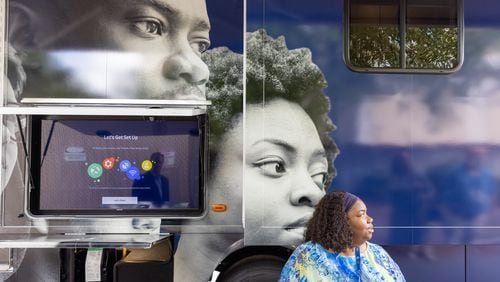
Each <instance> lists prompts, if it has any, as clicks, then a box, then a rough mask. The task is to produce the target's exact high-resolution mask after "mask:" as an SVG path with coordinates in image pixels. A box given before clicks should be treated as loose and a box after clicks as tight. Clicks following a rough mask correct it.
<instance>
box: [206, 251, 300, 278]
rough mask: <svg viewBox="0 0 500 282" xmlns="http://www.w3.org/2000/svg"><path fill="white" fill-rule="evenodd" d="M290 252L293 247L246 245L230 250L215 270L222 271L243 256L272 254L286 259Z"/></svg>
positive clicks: (243, 257)
mask: <svg viewBox="0 0 500 282" xmlns="http://www.w3.org/2000/svg"><path fill="white" fill-rule="evenodd" d="M292 252H293V249H291V248H287V247H283V246H247V247H243V248H241V249H238V250H236V251H234V252H232V253H231V254H230V255H228V256H227V257H226V258H224V260H223V261H222V262H221V263H220V264H219V265H218V266H217V268H216V269H215V270H216V271H219V272H220V273H223V272H224V271H225V270H227V269H229V268H230V267H231V266H232V265H234V264H235V263H237V262H239V261H241V260H243V259H245V258H248V257H251V256H257V255H259V256H262V255H264V256H273V257H277V258H281V259H283V260H284V261H287V260H288V258H289V257H290V255H291V254H292Z"/></svg>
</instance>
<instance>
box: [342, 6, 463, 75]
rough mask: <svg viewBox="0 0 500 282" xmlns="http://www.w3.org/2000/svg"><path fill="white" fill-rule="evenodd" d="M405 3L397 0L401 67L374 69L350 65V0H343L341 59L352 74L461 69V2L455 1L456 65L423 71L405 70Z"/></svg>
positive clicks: (418, 72) (441, 71) (423, 72)
mask: <svg viewBox="0 0 500 282" xmlns="http://www.w3.org/2000/svg"><path fill="white" fill-rule="evenodd" d="M406 2H407V0H399V5H400V11H399V24H398V28H399V36H400V38H401V41H400V51H399V59H400V62H402V63H401V64H402V65H403V67H401V66H399V67H397V68H375V67H357V66H354V65H352V64H351V61H350V51H349V43H350V42H349V40H350V37H349V32H350V17H349V15H350V3H351V0H344V13H343V21H342V25H343V32H344V35H343V40H344V43H343V45H344V48H343V59H344V64H345V65H346V66H347V68H349V69H350V70H352V71H354V72H362V73H398V74H452V73H455V72H457V71H458V70H460V69H461V67H462V65H463V62H464V9H463V0H457V32H458V34H457V36H458V38H457V48H458V49H457V51H458V54H457V55H458V58H457V65H456V66H455V67H454V68H451V69H423V68H406V53H405V51H406V29H407V26H408V25H407V23H406Z"/></svg>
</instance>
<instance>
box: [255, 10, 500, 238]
mask: <svg viewBox="0 0 500 282" xmlns="http://www.w3.org/2000/svg"><path fill="white" fill-rule="evenodd" d="M247 5H248V15H247V16H248V23H247V26H248V30H249V31H253V30H256V29H258V28H265V29H266V31H267V32H268V34H270V35H271V36H273V37H278V36H284V37H285V38H286V42H287V45H288V47H289V48H301V47H305V48H309V49H311V52H312V54H313V61H314V62H315V63H316V64H317V65H318V66H319V67H320V68H321V69H322V70H323V72H324V75H325V78H326V79H327V81H328V84H329V86H328V88H327V89H326V94H327V95H328V96H329V97H330V99H331V102H332V110H331V117H332V119H333V120H334V122H335V123H336V125H337V126H338V129H337V131H335V132H334V133H333V137H334V138H335V140H336V142H337V143H338V145H339V147H340V150H341V154H340V155H339V156H338V158H337V160H336V161H335V165H336V167H337V170H338V177H337V178H336V179H335V181H334V183H333V184H332V186H331V187H330V190H348V191H352V192H354V193H356V194H358V195H359V196H361V197H362V198H363V199H364V200H365V202H366V204H367V206H368V209H369V213H371V215H372V216H373V217H374V218H375V225H376V226H377V227H378V229H377V230H376V234H375V237H374V240H375V241H376V242H378V243H382V244H426V243H430V244H495V243H499V241H500V236H498V235H500V216H499V215H500V194H499V193H498V190H499V189H498V187H499V179H500V134H497V133H496V132H497V131H498V130H497V128H496V126H495V122H494V120H496V119H498V118H500V115H499V114H497V113H500V100H499V99H498V98H497V97H498V96H499V95H500V80H499V79H498V78H499V77H500V39H499V38H500V27H499V25H500V20H499V18H498V17H497V16H496V13H495V12H493V11H499V10H500V4H499V3H497V2H495V1H491V0H480V1H470V0H466V1H465V3H464V6H465V19H464V21H465V31H464V37H465V42H464V45H465V50H464V57H465V60H464V64H463V66H462V68H461V70H460V71H458V72H456V73H454V74H451V75H429V74H426V75H412V74H366V73H354V72H351V71H349V70H348V69H347V67H346V66H345V64H344V62H343V53H342V52H343V51H342V50H343V46H342V44H343V30H342V22H341V19H342V17H343V3H342V1H326V0H313V1H307V2H304V1H298V0H294V1H289V0H287V1H285V0H272V1H248V3H247Z"/></svg>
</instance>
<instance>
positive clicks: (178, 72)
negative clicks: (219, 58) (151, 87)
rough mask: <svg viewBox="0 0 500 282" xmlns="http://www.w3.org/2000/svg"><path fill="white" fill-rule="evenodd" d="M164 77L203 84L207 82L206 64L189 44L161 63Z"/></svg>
mask: <svg viewBox="0 0 500 282" xmlns="http://www.w3.org/2000/svg"><path fill="white" fill-rule="evenodd" d="M163 72H164V75H165V77H167V78H168V79H172V80H184V81H185V82H187V83H189V84H192V85H205V84H206V83H207V82H208V77H209V74H210V72H209V70H208V66H207V65H206V64H205V63H204V62H203V61H202V60H201V58H200V57H199V56H198V55H197V54H196V53H195V52H194V51H193V50H192V49H191V47H190V46H189V45H187V46H186V47H184V48H182V50H179V51H178V52H176V53H174V54H172V55H171V56H169V57H168V58H167V60H166V61H165V63H164V65H163Z"/></svg>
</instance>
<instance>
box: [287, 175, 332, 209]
mask: <svg viewBox="0 0 500 282" xmlns="http://www.w3.org/2000/svg"><path fill="white" fill-rule="evenodd" d="M324 195H325V191H324V190H323V189H321V188H320V187H318V185H316V183H315V182H314V180H313V179H312V177H311V176H310V175H309V173H308V172H307V173H301V174H296V179H295V181H293V184H292V190H291V192H290V202H291V203H292V205H295V206H310V207H314V206H316V205H317V204H318V202H319V200H320V199H321V198H322V197H323V196H324Z"/></svg>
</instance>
